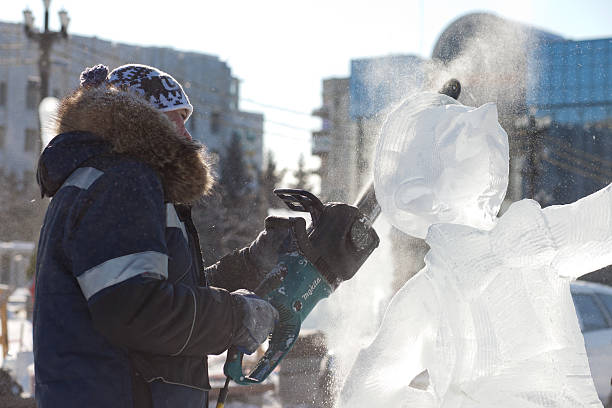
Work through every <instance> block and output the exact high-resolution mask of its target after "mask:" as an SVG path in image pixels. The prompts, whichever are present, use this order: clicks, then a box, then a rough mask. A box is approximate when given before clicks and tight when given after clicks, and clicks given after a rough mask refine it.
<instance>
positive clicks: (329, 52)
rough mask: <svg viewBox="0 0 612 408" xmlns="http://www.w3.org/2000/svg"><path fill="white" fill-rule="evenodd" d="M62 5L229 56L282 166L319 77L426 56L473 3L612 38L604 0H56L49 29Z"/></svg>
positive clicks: (299, 135)
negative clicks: (378, 59) (385, 59)
mask: <svg viewBox="0 0 612 408" xmlns="http://www.w3.org/2000/svg"><path fill="white" fill-rule="evenodd" d="M4 3H6V4H3V5H2V20H3V21H12V22H21V21H22V19H23V17H22V11H23V9H24V8H26V7H29V8H30V9H31V10H32V11H33V13H34V15H35V17H36V21H35V24H37V25H38V26H40V24H42V21H43V17H44V15H43V2H42V0H28V1H10V2H8V1H7V2H4ZM62 7H63V8H65V9H66V10H67V11H68V13H69V15H70V17H71V19H72V21H71V23H70V27H69V31H70V32H72V33H75V34H79V35H92V36H93V35H95V36H97V37H99V38H103V39H107V40H112V41H116V42H122V43H130V44H139V45H155V46H168V47H173V48H176V49H182V50H189V51H198V52H203V53H208V54H213V55H217V56H219V57H220V58H221V59H222V60H224V61H226V62H227V63H228V64H229V66H230V67H231V69H232V72H233V74H234V76H236V77H238V78H239V79H241V81H242V82H241V93H242V98H243V101H242V103H241V109H243V110H250V111H258V112H262V113H264V114H265V117H266V124H265V146H266V148H269V149H272V150H273V151H274V152H275V154H276V157H277V159H278V161H279V163H280V165H281V166H283V167H287V166H294V165H295V163H296V162H297V158H298V156H299V154H300V153H304V154H305V155H306V156H309V155H310V130H313V129H317V128H318V127H319V126H320V123H319V120H317V119H315V118H312V117H309V116H308V114H309V113H310V112H311V111H312V110H313V109H315V108H317V107H319V106H320V104H321V81H322V79H324V78H329V77H343V76H348V74H349V64H350V60H351V59H352V58H362V57H371V56H382V55H389V54H418V55H421V56H424V57H428V56H429V55H430V54H431V50H432V48H433V46H434V44H435V42H436V40H437V37H438V35H439V34H440V32H441V31H442V30H444V28H445V27H446V26H448V24H449V23H451V22H452V21H453V20H455V19H456V18H458V17H460V16H462V15H464V14H467V13H470V12H474V11H489V12H492V13H495V14H497V15H500V16H502V17H506V18H509V19H512V20H516V21H520V22H523V23H526V24H530V25H533V26H535V27H538V28H541V29H544V30H548V31H551V32H554V33H556V34H559V35H561V36H563V37H566V38H570V39H585V38H599V37H612V23H611V22H612V6H611V2H610V0H582V1H571V0H556V1H553V0H541V1H528V0H513V1H494V0H488V1H484V0H462V1H456V0H455V1H442V0H438V1H436V0H434V1H425V0H415V1H398V0H395V1H393V0H372V1H364V0H311V1H309V2H305V1H301V2H297V1H290V0H262V1H258V2H254V1H249V0H225V1H205V0H182V1H177V2H158V1H148V2H140V1H138V2H136V1H134V2H132V1H125V0H123V1H117V0H105V1H103V2H93V1H83V0H52V1H51V16H50V25H51V27H52V28H53V29H57V28H58V26H59V19H58V17H57V11H58V10H59V9H61V8H62ZM265 105H268V106H269V107H267V106H265ZM274 107H282V108H285V109H289V110H293V111H297V112H302V114H293V113H289V112H285V111H282V110H280V109H276V108H274ZM309 164H310V165H311V166H316V164H317V161H316V160H315V159H311V160H310V161H309Z"/></svg>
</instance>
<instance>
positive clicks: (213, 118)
mask: <svg viewBox="0 0 612 408" xmlns="http://www.w3.org/2000/svg"><path fill="white" fill-rule="evenodd" d="M220 128H221V114H220V113H219V112H213V113H211V115H210V132H211V133H219V129H220Z"/></svg>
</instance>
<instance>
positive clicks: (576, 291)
mask: <svg viewBox="0 0 612 408" xmlns="http://www.w3.org/2000/svg"><path fill="white" fill-rule="evenodd" d="M570 291H571V294H572V298H573V300H574V306H575V307H576V314H577V316H578V322H579V323H580V330H581V331H582V335H583V337H584V345H585V348H586V352H587V356H588V358H589V366H590V367H591V375H592V377H593V382H594V383H595V388H596V389H597V394H598V395H599V399H600V400H601V402H602V403H603V404H604V406H605V407H606V408H612V384H611V382H612V287H610V286H606V285H602V284H599V283H592V282H584V281H576V282H572V284H571V286H570Z"/></svg>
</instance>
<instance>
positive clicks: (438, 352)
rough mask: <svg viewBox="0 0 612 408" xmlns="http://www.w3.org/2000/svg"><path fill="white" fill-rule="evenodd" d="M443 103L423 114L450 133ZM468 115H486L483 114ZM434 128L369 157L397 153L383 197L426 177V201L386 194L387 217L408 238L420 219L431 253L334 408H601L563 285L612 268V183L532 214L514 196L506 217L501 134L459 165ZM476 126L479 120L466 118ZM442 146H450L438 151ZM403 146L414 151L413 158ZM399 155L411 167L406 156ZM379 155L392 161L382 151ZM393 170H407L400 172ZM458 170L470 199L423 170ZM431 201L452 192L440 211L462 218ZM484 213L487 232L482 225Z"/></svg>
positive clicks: (534, 206)
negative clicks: (402, 201) (403, 201)
mask: <svg viewBox="0 0 612 408" xmlns="http://www.w3.org/2000/svg"><path fill="white" fill-rule="evenodd" d="M448 107H449V106H448V105H446V106H442V107H441V109H437V110H436V112H437V113H435V114H434V113H432V112H431V111H428V110H427V109H426V110H422V111H421V112H422V113H423V114H425V115H429V114H431V115H432V116H427V117H428V118H429V119H428V120H433V119H434V117H435V115H439V119H440V121H439V123H444V124H445V125H446V126H450V127H453V126H456V125H457V123H456V122H453V121H452V120H446V119H447V118H444V116H445V115H448V114H449V112H453V111H451V110H449V109H447V108H448ZM469 113H470V114H477V115H479V117H480V120H483V121H487V120H489V119H488V115H487V114H485V113H478V112H476V110H473V111H469ZM404 114H405V116H411V115H412V116H419V115H418V114H416V115H415V114H414V112H409V111H406V112H405V113H404ZM466 114H467V112H466ZM392 115H393V114H392ZM392 115H391V116H390V118H392ZM421 119H422V118H419V117H413V118H412V119H411V120H412V121H413V122H416V123H419V120H421ZM393 120H396V121H397V122H398V123H400V122H401V118H395V119H393ZM404 122H407V120H406V121H404ZM465 126H467V125H465ZM431 127H435V126H433V125H432V126H430V127H429V130H427V129H425V131H423V132H420V131H419V128H418V126H417V127H416V128H413V130H411V131H410V133H409V137H408V139H413V140H412V141H411V142H410V143H404V144H397V145H396V147H395V148H380V146H391V145H392V143H391V141H386V142H384V143H382V144H379V149H377V155H378V154H380V155H384V156H385V157H389V158H390V160H392V161H393V163H392V164H390V165H389V167H388V168H386V169H384V170H383V171H379V182H378V184H377V185H376V188H377V190H376V195H377V197H378V196H379V190H378V188H379V187H381V186H383V187H381V188H382V189H383V194H381V196H382V197H385V199H387V200H389V196H393V194H397V191H399V190H401V189H399V188H398V187H400V186H401V185H402V183H404V182H405V181H406V180H411V179H412V178H414V177H415V176H413V175H414V174H417V175H421V177H422V178H423V179H424V180H427V186H426V187H422V185H421V187H420V190H418V189H417V190H416V191H417V192H418V191H424V190H428V191H429V193H428V194H430V195H431V197H433V198H431V199H427V200H425V199H423V200H421V201H420V202H419V203H417V204H410V205H405V206H398V205H395V204H389V201H387V205H385V206H383V212H386V213H387V215H390V216H391V218H392V219H394V220H395V222H397V224H396V226H398V227H400V228H401V229H403V230H404V232H407V233H411V234H414V231H415V230H414V228H413V227H412V226H411V225H410V223H411V222H414V223H420V226H419V228H421V229H422V228H427V227H429V229H428V232H427V235H426V241H427V243H428V244H429V246H430V248H431V249H430V251H429V252H428V253H427V255H426V258H425V265H426V266H425V268H424V269H422V270H421V271H420V272H419V273H418V274H417V275H415V276H414V277H413V278H412V279H411V280H409V281H408V282H407V283H406V284H405V285H404V286H403V287H402V289H400V291H399V292H398V293H397V294H396V295H395V296H394V298H393V299H392V301H391V303H390V305H389V307H388V309H387V311H386V313H385V317H384V319H383V322H382V324H381V326H380V328H379V330H378V332H377V334H376V337H375V338H374V340H373V341H372V343H371V344H370V345H369V346H368V347H366V348H364V349H363V350H362V351H361V352H360V353H359V355H358V357H357V359H356V360H355V363H354V365H353V367H352V369H351V372H350V374H349V375H348V377H347V379H346V381H345V384H344V387H343V389H342V392H341V395H340V400H339V406H340V407H342V408H349V407H350V408H362V407H363V408H365V407H368V408H369V407H374V406H381V407H383V406H384V407H419V408H428V407H443V408H454V407H456V408H459V407H461V408H485V407H487V408H490V407H496V408H516V407H521V408H522V407H527V408H536V407H537V408H544V407H558V408H570V407H572V408H575V407H590V408H595V407H601V403H600V402H599V400H598V398H597V393H596V391H595V387H594V384H593V381H592V379H591V376H590V370H589V365H588V360H587V358H586V351H585V348H584V340H583V337H582V334H581V333H580V328H579V324H578V320H577V316H576V312H575V309H574V304H573V302H572V298H571V294H570V290H569V284H570V281H571V280H572V279H575V278H576V277H578V276H580V275H583V274H585V273H588V272H590V271H592V270H595V269H598V268H601V267H604V266H606V265H609V264H612V185H610V186H608V187H606V188H605V189H602V190H600V191H599V192H596V193H594V194H592V195H590V196H588V197H585V198H583V199H581V200H579V201H577V202H576V203H573V204H569V205H563V206H553V207H548V208H545V209H541V208H540V206H539V204H538V203H537V202H535V201H532V200H522V201H519V202H517V203H514V204H513V205H511V206H510V208H509V209H508V211H507V212H506V213H505V214H504V215H503V216H502V217H501V218H499V219H497V220H494V219H490V220H489V218H490V217H493V215H494V213H495V212H496V207H497V206H498V205H499V204H498V201H499V200H501V198H502V197H503V193H504V192H505V188H506V181H505V180H506V178H505V177H504V176H503V173H504V172H505V173H506V174H507V169H508V162H507V160H508V158H507V142H505V143H504V142H503V141H499V140H497V139H496V138H493V140H494V141H495V143H488V142H487V143H475V144H476V146H477V147H478V149H476V150H477V152H478V155H477V156H476V157H475V158H474V159H473V162H472V163H470V164H469V165H467V166H465V167H463V166H462V165H461V164H462V163H463V161H462V160H460V157H462V155H461V154H460V153H458V152H459V151H460V150H461V149H460V148H458V147H456V148H452V147H451V146H447V145H445V144H444V143H439V144H432V143H431V140H429V139H431V137H432V136H431V135H432V132H431ZM385 128H386V129H390V127H389V126H386V127H385ZM391 128H393V127H391ZM459 128H463V126H459ZM471 129H481V127H479V126H478V125H477V124H472V125H471ZM457 130H460V129H457ZM440 133H441V134H443V133H445V132H444V131H443V129H440ZM446 133H448V132H446ZM396 135H400V136H401V135H405V133H403V131H402V132H396ZM385 136H386V135H385V134H384V132H383V134H382V137H385ZM401 137H404V136H401ZM463 137H469V135H465V136H463ZM421 138H424V139H428V140H419V139H421ZM453 143H459V144H460V143H462V140H460V138H456V140H455V142H453ZM439 146H441V148H442V149H447V150H448V151H454V153H453V154H450V155H444V157H439V156H441V155H440V154H437V153H436V151H435V150H436V149H438V147H439ZM411 149H415V150H416V152H408V151H409V150H411ZM428 149H433V150H434V151H428ZM462 149H463V148H462ZM418 152H421V155H420V156H419V154H418ZM391 153H393V154H391ZM424 153H427V155H426V156H427V157H425V155H424ZM504 153H506V154H504ZM406 154H408V155H406ZM394 155H396V156H398V158H402V157H403V158H404V160H406V158H407V157H410V159H411V160H412V161H409V162H408V163H403V162H401V160H399V159H397V160H396V158H394ZM492 157H495V159H491V158H492ZM502 158H503V160H502ZM376 162H377V163H378V165H379V166H380V165H387V163H384V160H380V157H377V158H376ZM458 163H459V164H458ZM447 165H448V166H451V167H450V169H449V168H448V166H447ZM410 166H412V167H416V169H408V168H409V167H410ZM487 166H489V172H490V175H493V176H495V177H480V176H481V174H477V175H476V176H475V177H474V179H473V180H469V177H468V175H469V169H478V170H477V171H478V172H481V171H486V169H487ZM389 169H395V171H398V172H402V174H401V176H400V177H395V175H394V174H393V173H392V171H391V170H389ZM457 169H459V170H460V174H459V175H458V177H460V179H461V180H462V182H463V183H464V184H465V185H467V184H471V185H470V186H469V188H468V191H469V193H464V192H463V191H460V190H459V189H455V188H453V186H452V183H450V181H447V182H442V183H440V182H438V179H439V178H438V179H436V178H435V177H431V174H434V173H435V174H438V175H443V174H445V173H446V172H448V174H449V175H450V174H451V173H452V172H454V171H457ZM450 170H452V172H451V171H450ZM474 171H476V170H474ZM381 174H384V177H380V176H381ZM423 175H430V176H429V177H430V178H426V177H423ZM386 178H388V179H389V180H387V179H386ZM381 180H382V182H383V183H382V184H381ZM394 184H395V187H396V188H394ZM449 186H450V187H449ZM478 187H480V188H478ZM411 188H413V187H411ZM413 189H414V188H413ZM443 189H448V191H442V190H443ZM449 191H450V192H452V194H451V193H449ZM415 195H418V194H415ZM420 195H421V196H425V194H420ZM453 195H456V196H457V197H458V199H461V200H462V203H463V204H462V205H463V206H466V207H471V209H470V210H469V211H470V212H473V211H476V208H479V209H480V211H481V212H483V214H482V217H480V218H479V217H473V216H472V214H462V207H460V206H457V205H456V203H454V202H453V201H452V199H453ZM440 197H445V200H449V201H448V202H447V203H446V204H445V205H447V206H449V207H452V208H453V211H454V213H455V214H457V215H456V216H453V217H452V220H453V221H454V222H453V223H450V222H440V221H443V220H444V219H445V218H444V216H445V215H444V212H438V211H437V210H436V208H434V207H435V206H436V204H438V205H441V204H439V203H440V202H441V200H442V199H441V198H440ZM483 197H485V198H483ZM396 201H397V200H396ZM486 201H488V203H485V202H486ZM428 206H431V208H429V207H428ZM432 214H433V215H432ZM423 215H425V216H423ZM483 219H487V220H488V221H487V222H486V223H484V224H486V226H487V227H488V228H484V229H483V228H482V225H483V222H482V220H483ZM431 224H433V225H431ZM425 370H426V372H427V374H428V382H427V384H425V386H423V385H422V384H421V385H418V384H415V382H413V380H414V379H415V377H417V376H418V375H419V373H422V372H423V371H425Z"/></svg>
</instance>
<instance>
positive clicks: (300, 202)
mask: <svg viewBox="0 0 612 408" xmlns="http://www.w3.org/2000/svg"><path fill="white" fill-rule="evenodd" d="M274 194H276V195H277V196H278V198H280V199H281V200H283V201H284V202H285V204H286V205H287V207H289V208H290V209H291V210H293V211H300V212H308V213H310V216H311V218H312V225H313V226H315V225H317V222H318V221H319V217H320V216H321V213H322V212H323V203H322V202H321V200H319V199H318V198H317V196H316V195H314V194H312V193H311V192H310V191H306V190H302V189H297V188H277V189H276V190H274Z"/></svg>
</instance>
